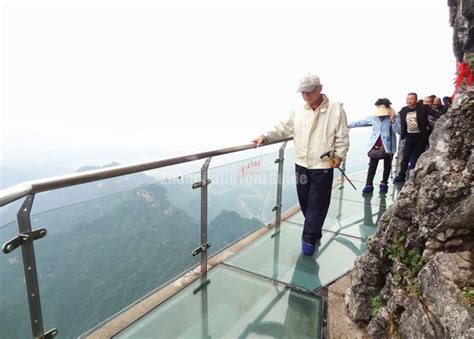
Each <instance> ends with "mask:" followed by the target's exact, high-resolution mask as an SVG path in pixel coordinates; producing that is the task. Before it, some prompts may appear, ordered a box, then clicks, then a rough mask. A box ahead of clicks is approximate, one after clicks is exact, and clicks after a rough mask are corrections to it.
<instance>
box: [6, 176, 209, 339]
mask: <svg viewBox="0 0 474 339" xmlns="http://www.w3.org/2000/svg"><path fill="white" fill-rule="evenodd" d="M199 178H200V175H199V174H198V173H196V174H191V175H187V176H182V177H179V178H176V179H172V180H167V181H163V182H159V183H156V184H150V185H146V184H145V185H143V186H141V187H139V188H136V189H133V190H129V191H125V192H121V193H117V194H113V195H110V196H107V197H102V198H98V199H93V200H89V201H86V202H81V203H78V204H75V205H71V206H66V207H61V208H58V209H54V210H50V211H47V212H42V213H39V214H34V215H32V217H31V223H32V228H33V229H37V228H40V227H44V228H46V229H47V230H48V234H47V236H46V237H45V238H43V239H41V240H38V241H35V251H36V262H37V270H38V276H39V285H40V294H41V302H42V309H43V320H44V329H45V331H47V330H49V329H51V328H57V329H58V330H59V335H58V337H59V338H72V337H77V336H79V335H81V334H82V333H84V332H85V331H88V330H90V329H91V328H93V327H95V326H96V325H98V324H99V323H101V322H102V321H105V320H107V319H108V318H110V317H112V316H113V315H115V314H116V313H117V312H119V311H121V310H123V309H124V308H127V307H128V306H130V305H131V304H133V303H134V302H136V301H138V300H139V299H141V298H143V297H144V296H146V295H147V294H148V293H150V292H152V291H154V290H155V289H157V288H158V287H160V286H161V285H163V284H165V283H167V282H168V281H170V280H171V279H173V278H175V277H176V276H178V275H180V274H181V273H183V272H185V271H187V270H189V269H190V268H192V267H193V266H195V265H197V263H198V260H199V257H193V256H192V251H193V250H194V249H195V248H197V247H199V214H198V213H197V211H198V206H199V190H193V189H192V187H191V185H192V182H195V181H198V180H199ZM96 185H100V182H97V183H96ZM79 187H80V186H77V187H75V188H76V189H77V188H79ZM10 233H15V232H10ZM19 254H20V251H19V250H18V249H17V250H16V251H15V252H14V253H13V257H12V255H10V256H9V258H8V257H7V256H6V255H3V256H2V258H1V260H2V261H1V262H0V263H2V264H3V265H2V267H3V266H5V264H4V262H5V260H7V259H8V260H10V261H11V262H12V263H14V262H15V260H20V259H14V258H16V256H18V255H19ZM7 263H8V262H7ZM18 266H19V267H20V268H21V261H19V264H18ZM12 267H13V266H12ZM10 269H13V268H10ZM20 273H21V271H19V272H18V274H15V276H16V275H20ZM10 275H14V274H13V273H9V274H8V275H4V274H2V275H1V276H2V281H3V280H5V278H6V277H8V276H10ZM21 275H22V274H21ZM9 279H10V278H9ZM17 280H18V279H17ZM7 281H8V280H7ZM2 284H4V283H3V282H2ZM21 285H24V284H18V282H16V283H12V284H11V286H12V287H9V288H10V290H8V289H4V288H2V294H3V292H4V291H8V296H9V297H10V296H12V297H13V296H16V295H19V296H20V297H19V298H16V297H15V299H16V300H18V301H20V300H21V301H22V303H23V304H24V305H27V304H26V300H25V299H26V297H25V288H24V286H21ZM7 286H10V285H7ZM2 287H3V286H2ZM12 289H15V293H13V292H14V291H13V290H12ZM16 289H18V291H16ZM5 304H7V305H8V303H3V302H2V312H6V313H7V315H8V317H10V318H11V317H15V319H9V318H8V317H7V316H6V317H2V321H4V320H5V319H9V320H8V321H6V322H5V324H3V326H1V331H4V332H5V333H15V335H7V336H1V335H0V337H18V333H19V332H18V327H19V326H20V324H21V323H22V322H23V323H26V329H27V331H26V332H25V333H26V334H28V335H27V337H31V331H30V330H29V326H30V325H29V316H27V315H20V312H17V311H10V310H8V309H7V308H5V307H4V305H5ZM16 307H22V306H21V305H18V306H16ZM16 318H18V319H16Z"/></svg>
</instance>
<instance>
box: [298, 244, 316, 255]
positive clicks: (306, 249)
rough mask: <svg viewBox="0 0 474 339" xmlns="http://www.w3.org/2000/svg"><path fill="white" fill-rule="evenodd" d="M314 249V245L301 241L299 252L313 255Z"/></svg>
mask: <svg viewBox="0 0 474 339" xmlns="http://www.w3.org/2000/svg"><path fill="white" fill-rule="evenodd" d="M315 249H316V246H315V245H311V244H308V243H307V242H304V241H303V242H302V244H301V253H302V254H303V255H308V256H310V255H313V254H314V250H315Z"/></svg>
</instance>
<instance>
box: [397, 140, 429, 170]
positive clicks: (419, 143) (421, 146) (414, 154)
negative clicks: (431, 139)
mask: <svg viewBox="0 0 474 339" xmlns="http://www.w3.org/2000/svg"><path fill="white" fill-rule="evenodd" d="M427 145H428V140H427V139H426V138H416V139H415V138H413V139H412V138H408V137H407V139H406V140H405V149H404V150H403V158H402V163H401V164H400V172H399V173H398V175H400V176H402V177H404V176H405V174H406V172H407V168H408V162H409V161H410V159H411V162H412V166H413V168H414V167H415V165H416V161H417V160H418V158H419V157H420V155H422V154H423V152H424V151H425V150H426V146H427Z"/></svg>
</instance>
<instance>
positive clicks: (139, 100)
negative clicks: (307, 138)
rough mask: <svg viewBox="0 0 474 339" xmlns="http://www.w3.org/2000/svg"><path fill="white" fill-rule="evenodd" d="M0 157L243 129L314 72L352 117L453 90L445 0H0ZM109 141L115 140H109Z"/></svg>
mask: <svg viewBox="0 0 474 339" xmlns="http://www.w3.org/2000/svg"><path fill="white" fill-rule="evenodd" d="M1 11H2V13H1V14H2V25H1V26H2V27H1V29H2V34H1V36H2V65H3V67H2V74H1V78H2V91H1V93H2V106H1V107H2V114H1V121H0V123H1V143H2V146H1V150H2V154H1V162H2V164H3V165H10V166H14V165H15V166H19V165H21V164H25V166H26V165H29V166H31V164H35V165H40V164H41V162H44V163H49V164H52V163H54V164H56V165H57V166H60V167H65V168H66V167H68V165H69V164H72V166H73V167H74V168H75V167H77V166H78V165H79V164H82V165H86V164H90V163H95V164H105V163H107V162H109V161H112V160H118V161H120V162H134V161H139V160H145V159H148V160H151V159H154V158H157V157H161V156H162V155H163V154H166V155H167V156H171V155H181V154H186V153H190V152H195V151H203V150H210V149H216V148H220V147H227V146H232V145H239V144H245V143H248V142H249V141H250V140H251V139H252V138H253V137H254V136H256V135H257V134H259V133H260V132H261V131H266V130H268V129H269V128H271V127H272V126H273V124H274V122H275V121H276V120H277V119H279V118H282V117H285V116H287V114H288V112H289V110H290V108H291V107H292V106H293V105H295V104H297V103H300V102H301V99H300V97H299V96H298V95H297V94H296V88H297V82H298V79H299V78H300V77H301V76H302V75H303V74H304V73H306V72H308V71H309V72H316V73H318V74H319V75H320V77H321V80H322V82H323V85H324V92H325V93H326V94H327V95H328V96H329V97H330V98H333V99H337V100H340V101H342V102H344V106H345V108H346V111H347V113H348V116H349V120H352V119H356V118H358V117H362V116H364V115H366V114H368V113H369V112H371V111H372V110H373V108H374V106H373V103H374V102H375V100H376V99H377V98H379V97H388V98H390V99H391V100H392V102H393V103H394V106H395V108H396V109H400V108H401V107H402V106H403V105H404V101H405V95H406V93H408V92H411V91H416V92H418V94H419V96H421V97H423V96H426V95H430V94H436V95H438V96H445V95H451V94H452V90H453V86H452V82H453V78H454V73H455V61H454V60H455V59H454V56H453V52H452V29H451V27H449V23H448V17H449V10H448V6H447V1H446V0H432V1H414V0H413V1H381V0H379V1H365V2H363V1H311V2H309V1H306V2H301V3H298V4H296V3H294V2H291V3H290V2H286V3H285V2H278V3H277V2H271V1H260V2H257V1H240V2H229V1H219V2H217V1H216V2H207V3H203V2H198V1H192V2H189V1H188V2H182V1H180V2H176V1H173V2H168V3H165V2H158V1H141V2H138V1H120V2H118V1H87V2H86V1H54V2H48V3H46V2H42V1H29V2H23V1H6V2H3V3H2V9H1ZM112 149H118V151H117V150H115V151H112Z"/></svg>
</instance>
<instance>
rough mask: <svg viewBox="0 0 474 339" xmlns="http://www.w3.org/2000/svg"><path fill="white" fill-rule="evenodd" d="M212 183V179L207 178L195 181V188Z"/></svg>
mask: <svg viewBox="0 0 474 339" xmlns="http://www.w3.org/2000/svg"><path fill="white" fill-rule="evenodd" d="M210 183H211V179H207V181H198V182H195V183H194V184H193V190H194V189H196V188H200V187H206V186H209V184H210Z"/></svg>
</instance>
